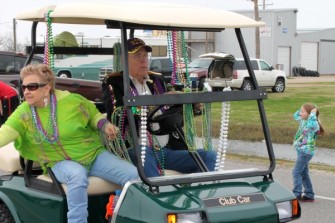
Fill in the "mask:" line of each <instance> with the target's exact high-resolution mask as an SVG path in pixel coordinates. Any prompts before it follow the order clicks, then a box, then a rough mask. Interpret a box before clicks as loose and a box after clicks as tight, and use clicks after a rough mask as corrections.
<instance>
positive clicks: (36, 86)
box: [21, 83, 47, 92]
mask: <svg viewBox="0 0 335 223" xmlns="http://www.w3.org/2000/svg"><path fill="white" fill-rule="evenodd" d="M46 85H47V84H40V83H29V84H27V85H24V84H22V85H21V88H22V91H23V92H24V91H25V90H26V89H28V90H29V91H36V90H37V89H39V88H40V87H44V86H46Z"/></svg>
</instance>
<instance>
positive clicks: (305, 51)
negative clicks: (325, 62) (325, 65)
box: [300, 42, 318, 71]
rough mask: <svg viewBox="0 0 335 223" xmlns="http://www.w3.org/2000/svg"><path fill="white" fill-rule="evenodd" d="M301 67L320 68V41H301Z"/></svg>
mask: <svg viewBox="0 0 335 223" xmlns="http://www.w3.org/2000/svg"><path fill="white" fill-rule="evenodd" d="M300 55H301V67H305V68H306V70H316V71H317V70H318V43H312V42H302V43H301V54H300Z"/></svg>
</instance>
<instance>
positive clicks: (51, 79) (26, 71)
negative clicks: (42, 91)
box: [20, 64, 55, 94]
mask: <svg viewBox="0 0 335 223" xmlns="http://www.w3.org/2000/svg"><path fill="white" fill-rule="evenodd" d="M29 75H37V76H38V77H39V78H40V79H41V80H42V82H43V83H46V84H50V86H51V88H50V94H54V93H55V75H54V73H53V71H52V70H51V68H50V67H49V66H47V65H45V64H29V65H27V66H25V67H24V68H22V70H21V72H20V78H21V80H24V78H25V77H27V76H29Z"/></svg>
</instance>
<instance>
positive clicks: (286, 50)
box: [278, 46, 292, 76]
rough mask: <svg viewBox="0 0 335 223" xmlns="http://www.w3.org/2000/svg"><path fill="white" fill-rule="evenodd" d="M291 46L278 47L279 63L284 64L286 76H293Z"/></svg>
mask: <svg viewBox="0 0 335 223" xmlns="http://www.w3.org/2000/svg"><path fill="white" fill-rule="evenodd" d="M290 61H291V48H290V47H283V46H280V47H278V64H283V66H284V71H285V73H286V76H292V74H291V73H292V72H291V64H290Z"/></svg>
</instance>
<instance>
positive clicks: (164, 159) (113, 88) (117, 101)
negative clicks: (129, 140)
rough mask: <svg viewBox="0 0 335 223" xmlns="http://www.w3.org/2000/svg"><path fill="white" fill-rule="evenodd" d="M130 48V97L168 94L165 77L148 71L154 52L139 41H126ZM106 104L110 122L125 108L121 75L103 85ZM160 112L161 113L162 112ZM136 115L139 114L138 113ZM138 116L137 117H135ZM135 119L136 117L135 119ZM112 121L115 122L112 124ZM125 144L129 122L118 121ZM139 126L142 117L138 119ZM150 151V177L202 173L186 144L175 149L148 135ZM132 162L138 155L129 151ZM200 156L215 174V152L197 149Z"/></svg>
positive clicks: (165, 140)
mask: <svg viewBox="0 0 335 223" xmlns="http://www.w3.org/2000/svg"><path fill="white" fill-rule="evenodd" d="M127 46H128V65H129V78H130V93H131V94H133V95H134V96H136V95H143V94H146V95H153V94H164V93H167V88H166V86H165V81H164V77H163V76H162V75H160V74H159V73H154V72H151V71H149V70H148V58H149V57H148V53H149V52H152V48H151V47H150V46H148V45H146V44H145V42H144V41H143V40H141V39H139V38H131V39H129V40H128V41H127ZM103 91H104V103H105V106H106V109H107V117H108V119H111V115H112V113H113V112H114V111H120V109H116V108H118V107H120V106H123V101H122V97H123V95H124V88H123V76H122V72H116V73H112V74H110V75H108V76H107V77H106V79H105V82H104V84H103ZM159 112H161V111H159ZM125 114H126V113H125V112H123V110H121V112H120V114H118V116H119V120H126V117H124V116H125ZM135 114H136V111H135ZM135 116H136V115H135ZM135 118H136V117H135ZM112 121H113V120H112ZM117 122H118V123H114V124H118V125H119V128H120V131H121V137H122V140H126V135H127V133H128V127H127V126H126V121H117ZM137 122H138V126H139V125H140V123H141V122H139V115H137ZM147 135H148V139H147V150H146V157H145V165H144V171H145V173H146V175H147V177H154V176H160V175H164V170H165V169H170V170H176V171H178V172H181V173H194V172H199V171H200V169H199V167H198V165H197V164H196V163H195V161H194V160H193V158H192V157H191V156H190V155H189V152H188V150H187V149H184V148H185V146H186V145H185V144H183V143H181V145H182V146H183V147H184V148H182V149H181V148H172V147H171V144H170V143H169V139H171V134H170V135H161V136H158V135H151V134H149V133H148V134H147ZM128 151H129V152H128V153H129V155H130V158H131V159H132V161H133V162H134V163H136V159H135V155H134V153H135V151H134V150H133V149H130V150H128ZM197 151H198V154H199V155H200V157H201V158H202V160H203V161H204V163H205V164H206V166H207V168H208V170H209V171H213V170H214V167H215V161H216V154H215V152H213V151H204V150H203V149H198V150H197Z"/></svg>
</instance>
